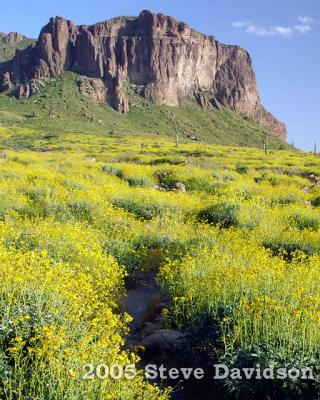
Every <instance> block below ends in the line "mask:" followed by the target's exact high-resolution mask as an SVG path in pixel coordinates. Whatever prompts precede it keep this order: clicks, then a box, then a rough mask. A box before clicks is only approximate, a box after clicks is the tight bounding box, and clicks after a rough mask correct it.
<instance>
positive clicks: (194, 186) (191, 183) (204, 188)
mask: <svg viewBox="0 0 320 400" xmlns="http://www.w3.org/2000/svg"><path fill="white" fill-rule="evenodd" d="M183 183H185V185H186V187H187V190H190V191H196V192H206V193H212V191H213V187H212V184H211V183H210V182H208V181H207V180H206V179H201V178H195V177H191V178H188V179H187V180H186V182H183Z"/></svg>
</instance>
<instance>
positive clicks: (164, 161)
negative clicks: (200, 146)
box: [149, 158, 186, 165]
mask: <svg viewBox="0 0 320 400" xmlns="http://www.w3.org/2000/svg"><path fill="white" fill-rule="evenodd" d="M185 163H186V162H185V160H183V159H181V158H156V159H154V160H151V161H150V163H149V164H150V165H160V164H169V165H183V164H185Z"/></svg>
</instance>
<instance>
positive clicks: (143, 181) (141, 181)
mask: <svg viewBox="0 0 320 400" xmlns="http://www.w3.org/2000/svg"><path fill="white" fill-rule="evenodd" d="M125 179H126V181H127V182H128V183H129V185H130V186H140V187H153V186H154V182H153V181H152V179H150V178H148V177H147V176H129V177H126V178H125Z"/></svg>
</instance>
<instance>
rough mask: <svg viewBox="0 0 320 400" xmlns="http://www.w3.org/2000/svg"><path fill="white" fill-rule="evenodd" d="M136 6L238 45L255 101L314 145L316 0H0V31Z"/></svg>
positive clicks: (318, 117)
mask: <svg viewBox="0 0 320 400" xmlns="http://www.w3.org/2000/svg"><path fill="white" fill-rule="evenodd" d="M143 9H149V10H151V11H155V12H163V13H165V14H169V15H172V16H174V17H176V18H177V19H179V20H183V21H185V22H187V23H188V24H189V25H191V26H192V27H194V28H196V29H197V30H199V31H201V32H203V33H206V34H210V35H214V36H215V37H216V38H217V39H218V40H219V41H221V42H223V43H229V44H238V45H240V46H242V47H244V48H246V49H247V50H248V51H249V52H250V54H251V56H252V58H253V63H254V67H255V72H256V75H257V79H258V84H259V89H260V95H261V99H262V102H263V104H264V105H265V106H266V108H267V109H268V110H270V111H271V112H272V113H273V114H274V115H275V116H276V117H277V118H279V119H280V120H282V121H283V122H285V123H286V125H287V128H288V141H289V142H290V143H291V141H292V140H293V141H294V143H295V145H296V146H297V147H300V148H303V149H305V150H311V149H312V148H313V143H314V142H315V141H316V142H318V146H319V147H320V107H319V103H320V101H319V99H320V78H319V74H320V51H319V50H320V48H319V39H320V0H268V1H267V0H263V1H262V0H219V1H216V0H181V1H180V0H175V1H172V0H161V1H160V0H148V1H142V0H134V1H132V0H119V1H112V0H111V1H110V0H109V1H105V0H90V1H88V0H77V1H74V0H72V1H68V0H55V1H54V2H44V1H40V0H29V1H25V0H15V1H12V2H8V1H6V2H3V4H2V5H1V14H0V31H2V32H10V31H18V32H20V33H22V34H24V35H26V36H30V37H37V36H38V33H39V31H40V28H41V27H42V26H43V25H45V24H46V23H47V21H48V20H49V18H50V17H51V16H56V15H59V16H64V17H65V18H68V19H71V20H73V21H74V22H75V23H77V24H80V23H86V24H90V23H94V22H98V21H102V20H105V19H109V18H112V17H115V16H119V15H137V14H138V13H139V12H140V11H141V10H143Z"/></svg>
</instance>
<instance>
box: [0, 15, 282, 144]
mask: <svg viewBox="0 0 320 400" xmlns="http://www.w3.org/2000/svg"><path fill="white" fill-rule="evenodd" d="M65 71H73V72H76V73H79V74H82V75H84V76H86V77H90V78H92V79H89V80H88V79H84V80H80V81H79V83H78V84H79V89H80V91H81V92H82V93H83V94H84V95H86V96H89V97H91V98H92V99H93V100H96V101H105V102H107V103H108V104H110V105H111V106H112V107H113V108H114V109H115V110H117V111H118V112H121V113H127V112H128V111H129V108H130V101H129V96H128V92H129V91H131V92H134V93H136V94H138V95H140V96H142V97H144V98H145V99H147V100H150V101H151V102H153V103H154V104H156V105H168V106H175V107H179V106H181V104H182V103H183V102H184V101H185V100H195V101H196V102H197V103H198V104H199V105H201V107H203V108H204V109H208V110H214V109H215V108H218V109H219V108H221V106H226V107H228V108H229V109H230V110H233V111H236V112H238V113H240V114H242V115H243V116H244V117H245V118H247V119H250V120H252V121H255V122H257V123H258V124H259V125H261V126H262V127H264V128H266V129H268V130H269V131H270V132H271V133H272V134H273V135H274V136H277V137H279V138H280V139H282V140H285V139H286V128H285V125H284V124H282V123H280V122H279V121H277V119H276V118H274V117H273V116H272V115H271V114H270V113H269V112H267V111H266V110H265V108H264V107H263V106H262V105H261V103H260V99H259V93H258V89H257V82H256V77H255V74H254V71H253V67H252V62H251V58H250V56H249V54H248V53H247V52H246V51H245V50H243V49H242V48H240V47H238V46H227V45H223V44H221V43H219V42H218V41H217V40H215V38H214V37H211V36H205V35H203V34H201V33H198V32H196V31H195V30H193V29H191V28H190V27H189V26H188V25H186V24H185V23H183V22H179V21H176V20H175V19H173V18H172V17H168V16H165V15H163V14H153V13H151V12H150V11H143V12H142V13H141V14H140V15H139V16H138V17H119V18H114V19H112V20H109V21H105V22H101V23H97V24H94V25H92V26H87V25H81V26H76V25H74V24H73V22H71V21H69V20H65V19H63V18H61V17H56V18H51V20H50V22H49V23H48V25H46V26H45V27H44V28H43V29H42V30H41V32H40V36H39V39H38V41H37V43H36V45H35V46H32V45H30V46H28V47H27V48H26V49H24V50H21V51H17V52H16V55H15V56H14V58H13V59H12V60H10V61H9V62H7V63H4V64H3V63H2V64H0V91H7V90H14V91H15V93H16V96H17V97H18V98H28V97H30V96H31V95H34V94H35V93H37V92H38V91H39V89H40V87H41V85H42V81H43V80H45V79H46V78H55V77H58V76H60V75H61V74H63V73H64V72H65Z"/></svg>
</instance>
